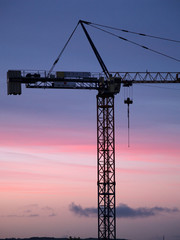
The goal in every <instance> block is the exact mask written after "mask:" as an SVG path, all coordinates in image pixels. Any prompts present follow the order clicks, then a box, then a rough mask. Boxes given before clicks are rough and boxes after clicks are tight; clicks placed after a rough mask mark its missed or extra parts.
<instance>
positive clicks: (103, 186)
mask: <svg viewBox="0 0 180 240" xmlns="http://www.w3.org/2000/svg"><path fill="white" fill-rule="evenodd" d="M79 24H80V25H81V27H82V29H83V31H84V33H85V35H86V37H87V39H88V41H89V43H90V45H91V47H92V50H93V52H94V54H95V56H96V58H97V60H98V62H99V64H100V66H101V68H102V71H103V73H101V74H100V73H97V74H93V73H91V72H62V71H57V72H55V74H54V72H53V69H54V67H55V65H56V64H57V62H58V61H59V58H60V57H61V55H62V53H63V51H64V49H65V48H66V46H67V44H68V43H69V41H70V39H71V37H72V35H73V34H74V32H75V30H76V28H77V26H78V25H79ZM85 24H86V25H91V23H90V22H87V21H82V20H80V21H79V22H78V24H77V26H76V27H75V29H74V31H73V32H72V34H71V35H70V37H69V39H68V41H67V42H66V44H65V46H64V48H63V49H62V51H61V53H60V54H59V56H58V58H57V59H56V60H55V62H54V63H53V65H52V67H51V69H50V71H31V72H30V71H25V70H9V71H8V72H7V89H8V95H9V94H12V95H17V94H19V95H20V94H21V85H22V84H25V85H26V88H42V89H74V90H75V89H84V90H96V91H97V92H98V93H97V96H96V97H97V176H98V177H97V186H98V239H104V240H105V239H116V204H115V192H116V191H115V187H116V181H115V128H114V98H115V95H116V94H118V93H119V92H120V88H121V86H124V87H130V86H132V85H133V84H139V83H141V84H142V83H143V84H147V83H148V84H157V83H158V84H164V83H166V84H167V83H170V84H172V83H180V78H179V72H148V71H146V72H109V71H108V69H107V67H106V65H105V64H104V62H103V60H102V58H101V56H100V54H99V52H98V50H97V49H96V47H95V45H94V43H93V41H92V39H91V37H90V35H89V33H88V31H87V29H86V27H85ZM92 26H94V27H96V28H98V29H99V27H100V26H101V25H98V24H92ZM106 27H107V26H106ZM100 30H102V31H105V32H108V31H106V30H104V29H100ZM120 30H121V31H126V32H127V30H123V29H120ZM132 33H134V34H136V33H135V32H132ZM111 34H112V33H111ZM138 34H140V35H142V36H145V34H142V33H138ZM112 35H115V34H112ZM115 36H117V35H115ZM118 37H119V36H118ZM150 37H155V36H150ZM119 38H120V39H122V40H125V41H129V40H127V39H125V38H122V37H119ZM164 40H168V41H173V40H170V39H164ZM174 41H175V40H174ZM129 42H131V43H133V44H136V45H139V44H137V43H135V42H132V41H129ZM141 47H143V48H144V49H148V50H152V49H149V48H147V47H145V46H141ZM152 51H153V52H156V53H158V54H161V55H164V56H166V57H170V56H167V55H165V54H162V53H159V52H157V51H154V50H152ZM170 58H172V59H174V60H176V61H179V60H178V59H175V58H173V57H170ZM124 103H125V104H127V106H128V126H129V105H130V104H132V103H133V102H132V99H130V97H127V99H125V100H124Z"/></svg>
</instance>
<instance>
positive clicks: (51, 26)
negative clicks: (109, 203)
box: [0, 0, 180, 240]
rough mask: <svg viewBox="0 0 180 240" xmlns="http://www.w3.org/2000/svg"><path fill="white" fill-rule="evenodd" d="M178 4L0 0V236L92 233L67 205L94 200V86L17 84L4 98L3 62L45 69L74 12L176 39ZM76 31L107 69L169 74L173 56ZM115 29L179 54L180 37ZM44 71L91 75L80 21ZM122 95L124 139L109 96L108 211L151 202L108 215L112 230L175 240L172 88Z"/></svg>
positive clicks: (179, 92)
mask: <svg viewBox="0 0 180 240" xmlns="http://www.w3.org/2000/svg"><path fill="white" fill-rule="evenodd" d="M179 9H180V2H179V1H178V0H171V1H170V0H149V1H148V0H143V1H142V0H136V1H133V0H131V1H130V0H127V1H123V0H118V1H117V0H113V1H107V0H103V1H102V0H98V1H95V0H83V1H82V0H74V1H73V0H64V1H63V0H58V1H57V0H53V1H47V0H43V1H42V0H38V1H37V0H36V1H34V0H31V1H29V0H27V1H22V0H21V1H19V0H14V1H10V0H6V1H5V0H0V31H1V37H0V43H1V44H0V52H1V57H0V66H1V67H0V108H1V113H0V134H1V137H0V166H1V167H0V174H1V179H0V194H1V206H0V222H1V226H2V229H0V237H4V238H5V237H31V236H55V237H63V236H70V235H72V236H80V237H96V236H97V219H96V217H94V216H80V215H79V214H77V213H76V212H74V211H73V208H72V206H79V207H80V210H82V213H83V211H86V209H87V208H91V209H93V211H94V209H95V208H96V205H97V189H96V94H97V93H96V92H93V91H80V90H76V91H75V90H69V91H68V90H38V89H32V90H31V89H25V87H23V90H22V95H21V96H7V89H6V73H7V71H8V70H9V69H15V70H18V69H24V70H27V69H34V70H38V69H42V70H49V69H50V67H51V66H52V64H53V62H54V60H55V59H56V58H57V56H58V54H59V52H60V51H61V49H62V48H63V46H64V44H65V42H66V41H67V39H68V37H69V36H70V34H71V32H72V31H73V29H74V27H75V26H76V24H77V22H78V21H79V19H83V20H86V21H90V22H94V23H99V24H103V25H109V26H113V27H117V28H122V29H127V30H131V31H135V32H141V33H146V34H150V35H157V36H161V37H167V38H172V39H177V40H180V33H179V23H180V14H179ZM87 29H88V31H89V33H90V35H91V37H92V39H93V41H94V43H95V45H96V47H97V49H98V51H99V52H100V55H101V56H102V58H103V60H104V62H105V64H106V66H107V68H108V70H109V71H146V70H148V71H165V72H166V71H170V72H173V71H175V72H178V71H180V64H179V62H176V61H173V60H171V59H168V58H165V57H162V56H160V55H157V54H154V53H151V52H150V51H147V50H144V49H142V48H139V47H137V46H134V45H131V44H129V43H128V42H125V41H120V40H119V39H116V38H113V37H112V36H109V35H106V34H105V33H102V32H99V31H97V30H96V29H93V28H91V27H88V26H87ZM119 34H120V35H121V36H122V37H125V38H128V39H130V40H132V41H137V42H138V43H140V44H142V45H145V46H147V47H149V48H152V49H154V50H157V51H160V52H162V53H165V54H167V55H170V56H173V57H175V58H178V59H180V45H179V44H175V43H169V42H165V41H160V40H155V39H148V38H147V39H146V38H144V37H138V36H134V35H132V36H131V35H129V34H125V33H124V34H123V33H121V32H120V33H119ZM54 70H55V71H58V70H60V71H90V72H101V68H100V66H99V64H98V62H97V59H96V58H95V56H94V54H93V52H92V50H91V48H90V46H89V43H88V41H87V39H86V37H85V35H84V33H83V31H82V29H81V28H80V26H79V27H78V29H77V31H76V32H75V34H74V36H73V38H72V39H71V41H70V43H69V45H68V46H67V49H66V50H65V52H64V54H63V55H62V58H61V59H60V60H59V62H58V64H57V66H56V67H55V69H54ZM133 100H134V103H133V105H132V106H130V123H131V130H130V131H131V134H130V142H131V147H130V148H128V147H127V106H125V105H124V104H123V101H124V89H123V88H122V89H121V92H120V94H118V95H117V96H116V101H115V109H116V112H115V116H116V181H117V191H116V193H117V205H118V206H121V207H118V211H120V210H121V211H122V210H123V209H125V210H126V211H131V212H132V214H135V215H136V214H137V215H138V213H139V211H140V213H142V208H144V209H145V211H149V212H150V213H152V211H154V208H155V207H160V208H161V209H162V211H156V212H155V213H154V215H151V216H146V217H144V216H143V217H142V215H141V214H139V215H138V216H137V217H136V218H134V216H130V217H129V216H127V215H126V216H124V217H122V218H121V217H120V218H118V219H117V237H119V238H120V237H122V238H123V237H124V238H129V239H135V240H136V239H138V240H141V239H147V240H160V239H162V236H163V235H165V236H166V237H167V239H169V240H178V239H180V232H179V222H180V214H179V209H180V204H179V203H180V194H179V186H180V177H179V176H180V163H179V157H180V151H179V149H180V145H179V143H180V125H179V123H180V108H179V101H180V86H179V84H175V85H158V86H154V85H153V86H152V85H151V86H144V85H136V86H133ZM12 199H13V202H12ZM73 204H74V205H73ZM122 207H123V208H122ZM174 208H176V209H177V211H174V212H173V209H174ZM168 209H169V211H168ZM82 215H83V214H82ZM64 216H65V217H64ZM44 226H46V227H45V228H44ZM87 226H88V228H87Z"/></svg>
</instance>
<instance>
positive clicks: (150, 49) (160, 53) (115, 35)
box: [89, 25, 180, 62]
mask: <svg viewBox="0 0 180 240" xmlns="http://www.w3.org/2000/svg"><path fill="white" fill-rule="evenodd" d="M89 26H91V27H93V28H96V29H98V30H101V31H102V32H105V33H107V34H110V35H112V36H114V37H117V38H119V39H121V40H124V41H127V42H129V43H132V44H134V45H136V46H139V47H141V48H144V49H146V50H149V51H151V52H154V53H157V54H159V55H162V56H164V57H167V58H170V59H172V60H174V61H177V62H180V59H177V58H174V57H171V56H169V55H167V54H164V53H162V52H159V51H156V50H154V49H152V48H148V47H146V46H143V45H141V44H139V43H137V42H134V41H131V40H129V39H127V38H123V37H121V36H119V35H117V34H115V33H112V32H109V31H107V30H105V29H102V28H99V27H96V26H93V25H89Z"/></svg>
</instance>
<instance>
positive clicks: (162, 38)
mask: <svg viewBox="0 0 180 240" xmlns="http://www.w3.org/2000/svg"><path fill="white" fill-rule="evenodd" d="M90 24H91V25H95V26H99V27H104V28H109V29H113V30H117V31H121V32H125V33H131V34H136V35H139V36H143V37H150V38H156V39H160V40H165V41H170V42H175V43H180V41H179V40H175V39H170V38H164V37H158V36H153V35H149V34H145V33H138V32H133V31H129V30H125V29H121V28H115V27H110V26H106V25H101V24H97V23H89V25H90Z"/></svg>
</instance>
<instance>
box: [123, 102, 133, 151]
mask: <svg viewBox="0 0 180 240" xmlns="http://www.w3.org/2000/svg"><path fill="white" fill-rule="evenodd" d="M124 103H125V104H127V107H128V108H127V117H128V147H130V135H129V129H130V121H129V105H130V104H133V100H131V99H130V98H129V97H128V98H127V99H125V100H124Z"/></svg>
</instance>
